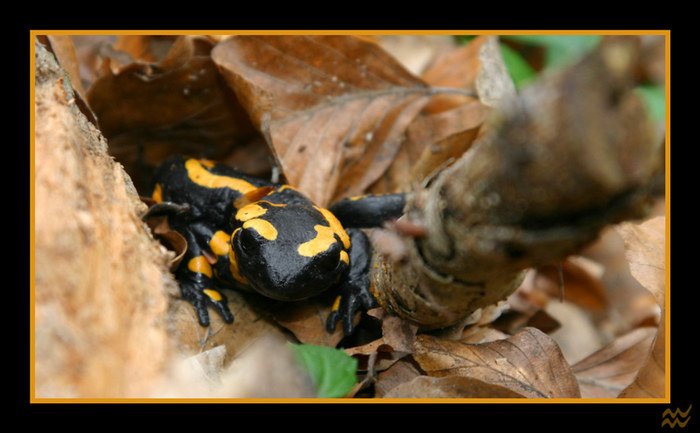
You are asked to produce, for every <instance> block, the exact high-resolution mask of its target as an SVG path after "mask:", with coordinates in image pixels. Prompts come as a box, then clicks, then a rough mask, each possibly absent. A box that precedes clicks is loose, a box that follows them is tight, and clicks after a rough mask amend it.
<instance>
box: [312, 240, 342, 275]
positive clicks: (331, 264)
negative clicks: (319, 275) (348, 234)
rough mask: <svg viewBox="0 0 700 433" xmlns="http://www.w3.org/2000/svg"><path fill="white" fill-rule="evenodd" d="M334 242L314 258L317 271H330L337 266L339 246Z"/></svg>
mask: <svg viewBox="0 0 700 433" xmlns="http://www.w3.org/2000/svg"><path fill="white" fill-rule="evenodd" d="M337 245H338V244H334V245H333V246H331V248H329V250H328V251H326V252H325V253H323V254H321V255H320V256H319V257H317V258H316V266H317V267H318V270H319V271H323V272H330V271H333V270H334V269H336V268H337V267H338V261H339V260H340V248H339V246H337Z"/></svg>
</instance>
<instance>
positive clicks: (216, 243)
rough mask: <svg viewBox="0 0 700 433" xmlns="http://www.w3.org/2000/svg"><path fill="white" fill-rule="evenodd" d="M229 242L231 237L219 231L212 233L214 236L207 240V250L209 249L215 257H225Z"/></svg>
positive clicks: (229, 245) (229, 246)
mask: <svg viewBox="0 0 700 433" xmlns="http://www.w3.org/2000/svg"><path fill="white" fill-rule="evenodd" d="M230 240H231V236H229V235H228V233H226V232H225V231H223V230H219V231H217V232H216V233H214V236H212V238H211V239H210V240H209V248H211V250H212V251H213V252H214V254H216V255H217V256H225V255H226V254H228V252H229V250H230V248H231V244H230V243H229V242H230Z"/></svg>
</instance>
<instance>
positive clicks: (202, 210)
mask: <svg viewBox="0 0 700 433" xmlns="http://www.w3.org/2000/svg"><path fill="white" fill-rule="evenodd" d="M186 161H187V159H185V158H184V157H181V156H174V157H171V158H169V159H168V160H166V161H165V162H164V163H163V164H161V166H160V167H159V168H158V170H157V171H156V173H155V176H154V179H153V181H154V182H153V183H154V189H155V186H156V185H160V188H161V191H162V198H161V200H162V201H161V203H159V204H157V205H155V206H153V207H151V211H150V212H149V214H153V213H166V214H168V223H169V225H170V227H171V228H172V229H173V230H175V231H177V232H179V233H180V234H182V235H183V236H184V237H185V239H186V240H187V243H188V249H187V251H186V252H185V255H184V258H183V260H182V262H181V264H180V266H179V267H178V269H177V270H176V271H175V276H176V278H177V279H178V281H179V283H180V288H181V292H182V296H183V298H184V299H186V300H187V301H189V302H190V303H191V304H192V305H193V306H194V308H195V311H196V313H197V317H198V320H199V323H200V324H201V325H202V326H209V313H208V310H207V306H211V307H212V308H213V309H214V310H215V311H216V312H217V313H218V314H219V315H220V316H221V317H222V318H223V320H224V321H225V322H227V323H232V322H233V320H234V318H233V314H232V313H231V311H230V310H229V308H228V304H227V300H226V297H225V296H224V294H223V293H221V292H219V291H218V290H216V289H215V287H216V286H217V285H225V286H233V287H234V288H239V289H244V290H250V289H253V291H256V292H258V293H260V294H262V295H264V296H267V297H270V298H273V299H278V300H282V301H293V300H298V299H306V298H309V297H312V296H316V295H319V294H321V293H323V292H325V291H326V290H335V291H337V293H338V294H339V295H340V302H339V305H338V308H336V309H333V311H332V312H331V314H330V315H329V317H328V319H327V322H326V329H327V331H328V332H329V333H331V332H333V331H334V330H335V327H336V324H337V322H339V321H340V322H341V324H342V328H343V331H344V333H345V334H346V335H350V334H351V333H352V332H353V327H354V325H353V316H354V315H355V313H356V312H358V311H360V310H363V311H366V310H367V309H370V308H373V307H375V306H376V305H377V303H376V300H375V298H374V296H373V295H372V293H371V291H370V289H369V286H370V281H369V276H368V273H369V265H370V258H371V245H370V243H369V240H368V239H367V236H366V235H365V233H364V232H363V231H362V230H360V229H361V228H371V227H379V226H381V225H382V224H383V223H384V222H385V221H387V220H391V219H394V218H398V217H399V216H401V215H402V213H403V208H404V204H405V198H404V195H403V194H386V195H376V196H374V195H368V196H363V197H361V198H354V199H343V200H341V201H339V202H337V203H335V204H334V205H333V206H331V207H330V208H329V210H330V211H331V212H332V213H333V214H334V215H335V217H336V218H337V219H338V221H339V222H340V223H341V224H342V226H343V228H344V230H345V233H347V236H348V237H349V240H350V247H349V248H347V249H346V248H345V247H344V245H343V243H342V242H341V239H340V238H339V236H338V235H337V234H336V235H335V242H334V243H333V244H332V245H330V246H329V247H328V248H327V249H326V250H325V251H322V252H320V253H317V254H315V255H314V256H312V257H303V256H301V255H300V254H298V253H297V252H296V250H295V249H294V248H281V247H279V245H282V244H281V243H280V242H276V241H278V240H279V241H282V240H286V239H289V240H290V245H298V243H299V242H305V241H308V240H310V239H312V238H313V237H314V236H316V230H314V226H316V225H318V224H320V225H329V223H328V221H327V220H326V218H325V217H324V216H323V215H322V214H321V213H320V212H319V211H318V210H316V209H315V208H314V205H313V203H312V202H311V201H310V200H309V199H308V198H307V197H305V196H303V195H302V194H301V193H299V192H297V191H296V190H293V189H283V190H282V192H280V190H279V187H280V185H277V184H273V183H270V182H267V181H264V180H261V179H257V178H254V177H251V176H247V175H245V174H243V173H241V172H239V171H237V170H234V169H233V168H231V167H228V166H225V165H222V164H216V165H214V166H213V167H207V168H206V169H207V171H208V172H209V173H212V174H216V175H220V176H227V177H231V178H235V179H242V180H245V181H246V182H248V183H250V184H252V185H253V186H255V187H273V188H277V189H274V190H273V192H271V193H270V194H269V195H266V196H264V197H262V198H261V199H260V201H258V202H257V203H259V204H260V205H261V206H263V207H264V208H266V209H267V212H266V213H265V214H264V215H263V216H262V217H261V218H263V219H265V220H267V221H270V223H271V224H272V225H273V226H274V227H275V229H276V230H277V236H278V239H276V240H275V241H269V240H266V239H264V238H263V237H262V236H260V235H259V234H258V233H257V232H256V231H254V230H250V229H241V230H238V233H237V234H236V235H234V236H233V238H231V239H230V240H231V247H232V249H234V250H235V251H237V254H236V257H237V261H238V269H239V273H240V274H241V275H243V276H244V277H245V278H246V280H247V284H244V283H241V282H240V281H239V280H237V279H236V278H234V276H233V274H232V272H231V270H230V263H229V260H228V256H226V257H223V256H219V257H217V258H216V261H215V263H213V264H212V265H211V267H212V269H213V272H214V278H209V277H208V276H207V275H205V274H203V273H200V272H193V271H191V270H190V269H188V266H187V263H188V262H189V260H191V259H192V258H196V257H200V256H208V257H215V254H214V253H213V252H212V251H211V248H210V247H209V241H210V239H211V238H212V236H213V235H214V234H215V233H216V232H217V231H219V230H222V231H224V232H225V233H227V234H228V235H231V234H232V233H234V231H236V229H237V228H239V227H241V226H242V222H241V221H238V220H237V219H236V218H235V215H236V212H237V211H238V209H236V208H234V206H233V203H234V202H235V201H236V199H238V198H239V197H240V196H241V193H240V192H238V191H236V190H233V189H231V188H226V187H220V188H211V187H205V186H201V185H198V184H196V183H194V182H193V181H192V180H191V179H190V178H189V176H188V174H187V171H186V169H185V162H186ZM265 202H272V203H274V204H277V205H278V206H274V205H272V204H269V203H265ZM281 204H284V205H285V206H279V205H281ZM294 242H296V244H295V243H294ZM295 248H296V247H295ZM341 250H343V251H345V252H346V253H347V257H349V263H350V264H349V266H348V265H346V264H345V262H344V261H343V260H338V256H339V254H340V251H341ZM205 290H214V291H216V292H217V294H218V295H219V296H220V297H221V299H220V300H215V299H212V298H211V297H210V296H207V295H206V294H205V292H204V291H205Z"/></svg>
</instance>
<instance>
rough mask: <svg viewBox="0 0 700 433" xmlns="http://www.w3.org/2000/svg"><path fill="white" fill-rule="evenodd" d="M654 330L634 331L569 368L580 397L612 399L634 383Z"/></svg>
mask: <svg viewBox="0 0 700 433" xmlns="http://www.w3.org/2000/svg"><path fill="white" fill-rule="evenodd" d="M655 334H656V329H654V328H652V327H645V328H637V329H635V330H633V331H631V332H629V333H627V334H625V335H623V336H621V337H619V338H617V339H615V340H614V341H613V342H612V343H610V344H608V345H607V346H605V347H604V348H603V349H601V350H599V351H597V352H596V353H594V354H592V355H590V356H589V357H587V358H586V359H584V360H582V361H580V362H578V363H576V365H574V366H573V367H572V370H573V372H574V374H575V375H576V378H577V379H578V381H579V386H580V387H581V397H584V398H615V397H617V396H618V395H619V394H620V392H621V391H622V390H623V389H625V387H627V386H628V385H629V384H631V383H632V381H633V380H634V378H635V376H636V374H637V371H639V369H640V367H641V365H642V364H643V363H644V361H645V359H646V358H647V355H648V353H649V349H650V347H651V343H652V341H653V340H654V336H655Z"/></svg>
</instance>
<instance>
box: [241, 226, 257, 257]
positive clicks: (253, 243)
mask: <svg viewBox="0 0 700 433" xmlns="http://www.w3.org/2000/svg"><path fill="white" fill-rule="evenodd" d="M238 236H239V239H240V245H241V248H242V249H243V251H244V252H245V253H246V254H249V255H253V254H257V252H258V251H259V250H260V242H259V241H258V239H256V237H255V234H253V230H251V229H243V230H241V233H240V234H239V235H238Z"/></svg>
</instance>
